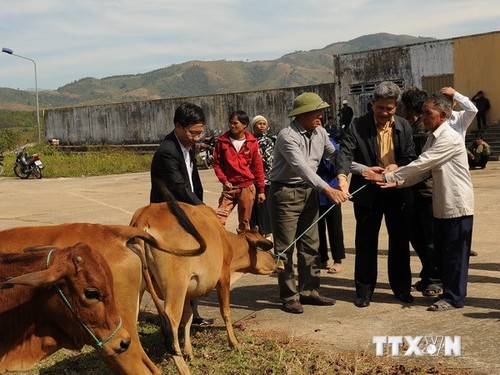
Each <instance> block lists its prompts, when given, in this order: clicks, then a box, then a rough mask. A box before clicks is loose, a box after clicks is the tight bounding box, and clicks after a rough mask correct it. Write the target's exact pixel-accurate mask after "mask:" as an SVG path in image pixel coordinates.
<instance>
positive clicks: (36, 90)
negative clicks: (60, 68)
mask: <svg viewBox="0 0 500 375" xmlns="http://www.w3.org/2000/svg"><path fill="white" fill-rule="evenodd" d="M2 52H5V53H7V54H9V55H12V56H17V57H20V58H21V59H25V60H29V61H31V62H32V63H33V66H34V67H35V94H36V123H37V126H38V143H41V142H42V139H41V133H40V108H39V105H38V79H37V76H36V62H35V60H33V59H30V58H29V57H25V56H21V55H16V54H15V53H14V51H13V50H12V49H10V48H6V47H3V48H2Z"/></svg>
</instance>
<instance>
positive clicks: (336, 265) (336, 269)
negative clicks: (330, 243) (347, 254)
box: [326, 263, 344, 273]
mask: <svg viewBox="0 0 500 375" xmlns="http://www.w3.org/2000/svg"><path fill="white" fill-rule="evenodd" d="M343 270H344V266H343V265H342V263H334V264H333V266H331V267H330V268H329V269H328V271H326V272H327V273H339V272H342V271H343Z"/></svg>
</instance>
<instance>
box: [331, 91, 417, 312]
mask: <svg viewBox="0 0 500 375" xmlns="http://www.w3.org/2000/svg"><path fill="white" fill-rule="evenodd" d="M400 98H401V90H400V89H399V87H398V86H397V85H396V84H395V83H393V82H382V83H381V84H380V85H379V86H377V87H376V88H375V91H374V93H373V98H372V104H373V108H372V111H371V112H368V113H366V114H365V115H364V116H362V117H360V118H359V119H357V120H356V121H355V123H354V124H353V125H351V126H350V127H349V128H348V129H347V132H346V133H345V134H344V137H343V138H342V140H341V145H340V151H339V153H338V155H337V158H336V169H337V171H338V177H339V186H340V187H341V189H342V190H344V189H345V188H346V186H347V183H346V180H347V174H348V173H349V172H352V177H351V182H350V187H349V191H350V193H351V194H352V193H353V192H355V191H356V190H358V189H359V188H361V187H362V186H364V185H365V184H366V183H367V181H366V180H365V179H364V178H363V176H362V175H361V173H363V171H365V170H366V169H370V168H377V169H378V168H379V167H383V168H384V169H385V170H386V171H393V170H395V169H396V168H397V167H399V166H402V165H406V164H408V163H410V162H411V161H412V160H414V159H415V146H414V144H413V135H412V129H411V126H410V124H409V123H408V121H406V120H405V119H403V118H402V117H399V116H396V109H397V104H398V101H399V100H400ZM351 167H352V169H351ZM351 199H352V201H353V203H354V215H355V217H356V238H355V247H356V260H355V270H354V280H355V284H356V297H357V298H356V300H355V303H354V304H355V305H356V306H358V307H366V306H369V305H370V301H371V298H372V294H373V291H374V289H375V284H376V282H377V253H378V236H379V232H380V225H381V222H382V217H385V223H386V227H387V231H388V234H389V254H388V273H389V275H388V276H389V283H390V286H391V289H392V291H393V293H394V296H395V297H396V298H397V299H398V300H400V301H402V302H404V303H410V302H413V297H412V295H411V294H410V289H411V270H410V248H409V229H410V226H409V224H410V223H409V218H410V215H409V212H408V210H409V209H410V206H411V205H412V203H413V194H412V191H411V188H405V189H392V190H391V189H381V188H380V187H379V186H378V185H376V184H372V183H369V185H368V186H366V187H364V188H363V189H362V190H360V191H359V192H357V193H356V194H354V195H353V196H352V198H351Z"/></svg>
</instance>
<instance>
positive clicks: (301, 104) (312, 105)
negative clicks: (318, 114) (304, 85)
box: [288, 92, 330, 117]
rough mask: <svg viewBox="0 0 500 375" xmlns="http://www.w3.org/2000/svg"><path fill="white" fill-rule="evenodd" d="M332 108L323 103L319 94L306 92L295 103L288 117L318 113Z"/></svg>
mask: <svg viewBox="0 0 500 375" xmlns="http://www.w3.org/2000/svg"><path fill="white" fill-rule="evenodd" d="M328 107H330V104H328V103H327V102H325V101H323V99H321V97H320V96H319V95H318V94H315V93H313V92H305V93H303V94H300V95H299V96H297V97H296V98H295V100H294V101H293V109H292V111H291V112H290V113H289V114H288V117H293V116H297V115H300V114H302V113H307V112H312V111H316V110H317V109H325V108H328Z"/></svg>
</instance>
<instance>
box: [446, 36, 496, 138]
mask: <svg viewBox="0 0 500 375" xmlns="http://www.w3.org/2000/svg"><path fill="white" fill-rule="evenodd" d="M453 65H454V81H455V89H456V90H457V91H459V92H460V93H461V94H464V95H466V96H468V97H469V98H472V96H473V95H474V94H475V93H476V92H478V91H479V90H483V91H484V95H485V96H486V97H487V98H488V99H489V100H490V104H491V109H490V110H489V111H488V113H487V117H486V119H487V122H488V124H490V125H493V124H500V32H498V31H497V32H492V33H487V34H481V35H475V36H466V37H461V38H454V39H453ZM471 127H473V129H477V123H476V121H474V123H473V124H472V125H471Z"/></svg>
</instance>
